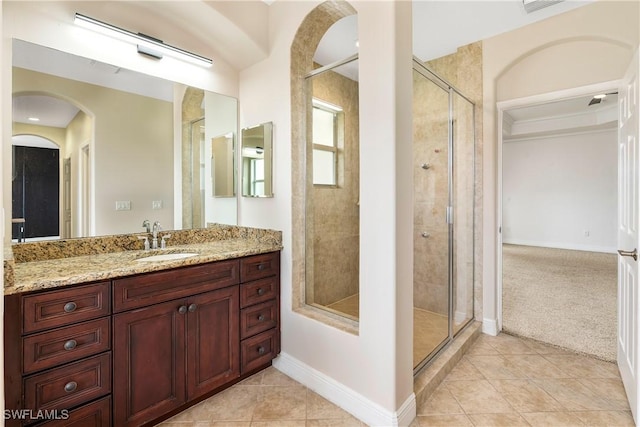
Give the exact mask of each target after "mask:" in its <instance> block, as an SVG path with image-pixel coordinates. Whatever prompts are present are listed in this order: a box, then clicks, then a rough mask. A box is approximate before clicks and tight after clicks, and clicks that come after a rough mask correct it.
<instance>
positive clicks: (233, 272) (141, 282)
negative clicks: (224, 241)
mask: <svg viewBox="0 0 640 427" xmlns="http://www.w3.org/2000/svg"><path fill="white" fill-rule="evenodd" d="M239 276H240V274H239V261H238V260H231V261H220V262H213V263H209V264H202V265H196V266H193V267H183V268H177V269H174V270H169V271H162V272H158V273H147V274H142V275H139V276H132V277H126V278H124V279H117V280H114V281H113V311H114V312H120V311H124V310H131V309H133V308H139V307H145V306H148V305H151V304H158V303H161V302H166V301H170V300H173V299H178V298H184V297H188V296H191V295H195V294H199V293H202V292H206V291H211V290H214V289H220V288H224V287H227V286H231V285H235V284H237V283H238V281H239Z"/></svg>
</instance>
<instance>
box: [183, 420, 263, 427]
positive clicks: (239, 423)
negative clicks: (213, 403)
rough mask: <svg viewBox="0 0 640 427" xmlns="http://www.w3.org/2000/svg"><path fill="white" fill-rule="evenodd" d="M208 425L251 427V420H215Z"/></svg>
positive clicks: (212, 426)
mask: <svg viewBox="0 0 640 427" xmlns="http://www.w3.org/2000/svg"><path fill="white" fill-rule="evenodd" d="M206 425H207V426H211V427H251V421H213V422H212V423H209V424H206ZM194 427H205V425H202V426H200V425H198V424H196V425H195V426H194Z"/></svg>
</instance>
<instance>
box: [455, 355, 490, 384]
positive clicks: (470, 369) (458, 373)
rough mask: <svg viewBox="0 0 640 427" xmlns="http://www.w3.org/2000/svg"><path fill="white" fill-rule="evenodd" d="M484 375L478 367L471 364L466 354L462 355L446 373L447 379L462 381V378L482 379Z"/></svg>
mask: <svg viewBox="0 0 640 427" xmlns="http://www.w3.org/2000/svg"><path fill="white" fill-rule="evenodd" d="M482 379H484V376H483V375H482V373H480V371H479V370H478V368H476V367H475V366H473V364H472V363H471V362H470V361H469V358H468V357H467V356H464V357H463V358H462V359H461V360H460V362H458V364H457V365H456V366H455V368H453V370H452V371H451V372H450V373H449V375H447V378H446V380H447V381H464V380H482Z"/></svg>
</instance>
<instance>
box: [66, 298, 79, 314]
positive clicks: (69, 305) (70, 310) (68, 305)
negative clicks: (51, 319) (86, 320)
mask: <svg viewBox="0 0 640 427" xmlns="http://www.w3.org/2000/svg"><path fill="white" fill-rule="evenodd" d="M76 308H78V305H77V304H76V303H75V302H73V301H72V302H68V303H66V304H65V305H64V312H65V313H73V312H74V311H76Z"/></svg>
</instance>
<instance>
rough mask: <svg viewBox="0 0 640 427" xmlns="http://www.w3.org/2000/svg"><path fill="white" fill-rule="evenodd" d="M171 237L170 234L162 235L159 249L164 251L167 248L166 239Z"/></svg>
mask: <svg viewBox="0 0 640 427" xmlns="http://www.w3.org/2000/svg"><path fill="white" fill-rule="evenodd" d="M169 237H171V234H163V235H162V240H161V241H160V248H161V249H164V248H166V247H167V239H168V238H169Z"/></svg>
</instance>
